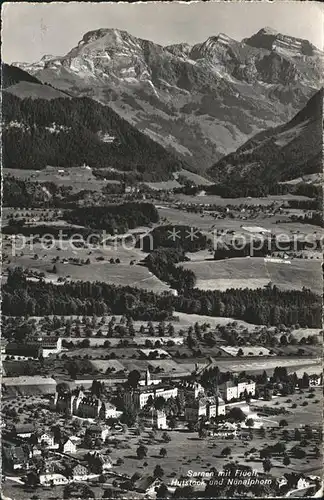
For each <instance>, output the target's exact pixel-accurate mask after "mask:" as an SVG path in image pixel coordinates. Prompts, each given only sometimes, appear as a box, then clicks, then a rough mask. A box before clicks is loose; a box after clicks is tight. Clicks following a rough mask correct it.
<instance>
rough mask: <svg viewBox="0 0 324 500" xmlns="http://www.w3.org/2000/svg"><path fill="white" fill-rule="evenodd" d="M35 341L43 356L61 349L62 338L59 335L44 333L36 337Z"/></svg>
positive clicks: (45, 356)
mask: <svg viewBox="0 0 324 500" xmlns="http://www.w3.org/2000/svg"><path fill="white" fill-rule="evenodd" d="M37 343H38V345H39V346H40V348H41V349H42V351H43V356H44V358H47V357H48V356H49V355H50V354H58V353H59V352H61V351H62V339H61V338H59V337H55V336H52V335H44V336H42V337H38V338H37Z"/></svg>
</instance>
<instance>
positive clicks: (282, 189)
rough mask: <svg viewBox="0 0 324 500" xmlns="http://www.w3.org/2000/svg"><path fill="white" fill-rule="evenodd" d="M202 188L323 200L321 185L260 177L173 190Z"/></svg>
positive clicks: (228, 195)
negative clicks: (266, 180)
mask: <svg viewBox="0 0 324 500" xmlns="http://www.w3.org/2000/svg"><path fill="white" fill-rule="evenodd" d="M201 190H204V191H206V194H209V195H217V196H221V197H222V198H242V197H248V196H250V197H252V198H255V197H256V198H259V197H264V196H268V195H284V194H295V195H300V196H308V197H309V198H317V199H319V200H321V198H322V193H321V187H320V186H319V185H314V184H308V183H306V182H300V183H298V184H286V183H279V182H264V181H263V180H260V179H253V182H251V179H247V180H246V179H242V178H241V177H238V178H237V179H236V180H235V182H233V181H231V182H226V183H223V182H219V183H217V184H211V185H209V186H198V185H196V186H193V185H192V184H188V183H187V184H186V185H184V186H181V187H177V188H175V189H174V190H173V191H174V193H176V194H187V195H190V196H195V195H196V194H197V193H199V192H200V191H201Z"/></svg>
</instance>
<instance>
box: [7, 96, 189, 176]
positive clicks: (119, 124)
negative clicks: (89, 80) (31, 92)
mask: <svg viewBox="0 0 324 500" xmlns="http://www.w3.org/2000/svg"><path fill="white" fill-rule="evenodd" d="M41 87H42V86H41ZM9 89H10V88H9ZM7 90H8V89H7ZM7 90H6V91H4V92H3V102H2V105H3V109H2V112H3V122H4V124H3V166H4V167H5V168H23V169H42V168H45V167H46V166H47V165H54V166H61V167H74V166H80V165H81V164H83V163H84V162H86V163H87V164H88V165H89V166H90V167H93V168H104V169H106V170H107V176H111V177H113V178H120V177H122V176H123V175H124V173H126V174H128V176H132V178H134V179H138V180H147V181H154V180H156V181H160V180H168V179H169V178H170V177H171V174H172V172H174V171H176V170H180V169H181V168H185V167H186V165H185V164H184V163H183V162H181V161H180V160H179V159H178V158H177V157H175V156H173V155H172V154H170V153H168V152H167V151H165V150H164V149H163V147H162V146H160V145H159V144H157V143H155V142H154V141H152V140H151V139H150V138H149V137H147V136H146V135H144V134H142V133H140V132H139V131H138V130H136V129H135V128H134V127H132V125H130V124H129V123H128V122H127V121H126V120H123V119H122V118H121V117H120V116H119V115H118V114H117V113H115V112H114V111H113V110H112V109H110V108H109V107H108V106H103V105H101V104H99V103H98V102H95V101H93V100H92V99H89V98H86V97H83V98H69V99H66V98H61V97H60V98H56V99H52V100H48V99H46V100H45V99H20V98H18V97H17V96H15V95H12V94H11V93H10V92H7Z"/></svg>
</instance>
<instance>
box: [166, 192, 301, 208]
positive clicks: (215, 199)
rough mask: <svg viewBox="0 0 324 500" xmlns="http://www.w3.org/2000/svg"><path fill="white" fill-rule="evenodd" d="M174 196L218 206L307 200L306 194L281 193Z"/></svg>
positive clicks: (188, 201)
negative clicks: (261, 195)
mask: <svg viewBox="0 0 324 500" xmlns="http://www.w3.org/2000/svg"><path fill="white" fill-rule="evenodd" d="M174 198H175V199H177V200H179V201H181V202H182V203H192V204H199V203H204V204H206V205H207V204H211V205H220V206H226V205H236V206H238V205H242V204H244V205H262V206H267V205H271V204H272V203H278V204H282V203H284V202H285V201H289V200H309V199H310V198H308V197H307V196H296V195H293V194H283V195H269V196H265V197H263V198H251V197H247V198H244V197H242V198H221V197H220V196H218V195H216V194H214V195H208V194H206V195H205V196H191V195H186V194H176V195H174Z"/></svg>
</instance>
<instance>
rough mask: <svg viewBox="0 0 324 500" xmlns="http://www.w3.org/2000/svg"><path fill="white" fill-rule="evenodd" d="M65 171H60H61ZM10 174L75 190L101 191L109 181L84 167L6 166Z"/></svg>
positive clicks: (5, 172) (5, 170) (7, 172)
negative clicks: (20, 167) (29, 168)
mask: <svg viewBox="0 0 324 500" xmlns="http://www.w3.org/2000/svg"><path fill="white" fill-rule="evenodd" d="M60 170H61V171H62V170H63V172H59V171H60ZM6 174H9V175H13V176H14V177H18V178H19V179H26V180H30V181H37V182H54V183H55V184H56V185H58V186H72V188H73V192H77V191H81V190H83V189H87V190H91V191H101V190H102V188H103V187H104V186H105V185H106V184H107V183H108V182H114V181H107V180H106V181H104V180H101V179H97V178H96V177H95V176H94V175H93V173H92V171H91V170H88V169H86V168H82V167H75V168H64V169H63V168H60V167H47V168H46V169H43V170H19V169H11V168H5V169H4V175H6Z"/></svg>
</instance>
